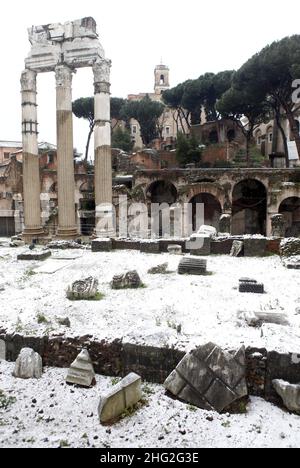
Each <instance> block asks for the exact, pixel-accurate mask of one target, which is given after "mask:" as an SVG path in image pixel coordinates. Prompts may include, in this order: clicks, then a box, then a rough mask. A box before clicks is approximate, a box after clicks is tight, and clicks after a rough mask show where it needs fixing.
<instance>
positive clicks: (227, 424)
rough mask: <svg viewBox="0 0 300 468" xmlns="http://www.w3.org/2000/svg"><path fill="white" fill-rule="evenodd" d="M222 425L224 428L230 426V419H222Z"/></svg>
mask: <svg viewBox="0 0 300 468" xmlns="http://www.w3.org/2000/svg"><path fill="white" fill-rule="evenodd" d="M222 426H223V427H225V428H228V427H230V426H231V423H230V421H224V422H222Z"/></svg>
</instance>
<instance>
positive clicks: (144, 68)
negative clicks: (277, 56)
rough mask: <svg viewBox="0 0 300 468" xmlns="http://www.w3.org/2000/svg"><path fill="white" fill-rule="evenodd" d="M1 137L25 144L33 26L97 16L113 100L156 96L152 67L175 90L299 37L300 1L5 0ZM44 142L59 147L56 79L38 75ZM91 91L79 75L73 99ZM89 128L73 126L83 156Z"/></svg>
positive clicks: (84, 74) (88, 77) (0, 35)
mask: <svg viewBox="0 0 300 468" xmlns="http://www.w3.org/2000/svg"><path fill="white" fill-rule="evenodd" d="M0 8H1V28H0V39H1V41H0V47H1V49H0V50H1V78H0V79H1V90H0V96H1V113H0V140H20V139H21V133H20V120H21V117H20V112H21V111H20V84H19V80H20V74H21V71H22V70H23V68H24V58H25V56H26V55H27V54H28V52H29V50H30V44H29V42H28V38H27V28H28V27H30V26H31V25H39V24H48V23H53V22H65V21H69V20H74V19H79V18H81V17H85V16H93V17H94V18H95V20H96V22H97V24H98V31H99V36H100V41H101V43H102V45H103V47H104V49H105V51H106V56H107V57H108V58H110V59H111V60H112V76H111V83H112V95H113V96H120V97H126V96H127V94H130V93H139V92H152V90H153V81H154V78H153V77H154V74H153V71H154V67H155V65H157V64H159V63H160V61H161V58H162V60H163V62H164V63H165V64H166V65H168V66H169V67H170V80H171V86H175V85H176V84H178V83H180V82H182V81H184V80H186V79H189V78H197V77H198V76H199V75H201V74H202V73H205V72H218V71H221V70H225V69H237V68H239V67H240V66H241V65H242V64H243V63H244V62H245V60H247V59H248V58H249V57H250V56H252V55H253V54H254V53H256V52H257V51H259V50H260V49H261V48H263V47H264V46H265V45H267V44H268V43H270V42H272V41H273V40H277V39H281V38H282V37H284V36H287V35H291V34H300V21H299V19H300V4H299V0H285V1H284V2H280V4H278V2H277V1H273V2H271V1H262V0H251V1H249V2H241V1H238V0H226V1H224V0H208V1H203V0H125V1H124V0H114V1H109V0H106V1H102V0H85V1H83V2H80V3H79V2H77V1H76V0H74V1H71V0H50V1H49V2H45V1H41V0H26V1H21V0H18V1H16V0H8V1H7V2H1V7H0ZM38 87H39V89H38V91H39V95H38V103H39V117H38V118H39V123H40V136H39V139H40V141H49V142H51V143H55V141H56V135H55V128H56V124H55V80H54V74H53V73H52V74H45V75H39V78H38ZM92 94H93V79H92V72H91V70H81V71H79V72H78V73H77V75H76V76H75V77H74V81H73V97H74V99H75V98H78V97H81V96H90V95H92ZM86 130H87V124H86V123H84V122H80V121H78V120H77V119H76V120H75V121H74V146H75V147H76V148H77V149H78V150H80V151H82V152H83V151H84V147H85V140H86Z"/></svg>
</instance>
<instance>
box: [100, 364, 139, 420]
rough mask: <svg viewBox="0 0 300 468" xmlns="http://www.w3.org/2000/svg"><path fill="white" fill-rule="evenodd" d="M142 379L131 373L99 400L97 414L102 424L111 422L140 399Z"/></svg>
mask: <svg viewBox="0 0 300 468" xmlns="http://www.w3.org/2000/svg"><path fill="white" fill-rule="evenodd" d="M141 383H142V379H141V377H140V376H139V375H137V374H134V373H131V374H129V375H128V376H127V377H125V378H124V379H123V380H122V381H121V382H120V383H118V384H117V385H115V386H114V387H113V388H112V389H111V390H110V391H109V392H108V393H107V394H106V395H104V396H102V397H101V399H100V404H99V409H98V414H99V418H100V422H101V423H102V424H105V423H108V422H112V421H114V420H115V419H117V418H118V417H119V416H121V415H122V414H123V413H124V411H125V410H126V409H128V408H132V407H133V406H134V405H136V404H137V403H138V402H139V401H140V400H141V398H142V389H141Z"/></svg>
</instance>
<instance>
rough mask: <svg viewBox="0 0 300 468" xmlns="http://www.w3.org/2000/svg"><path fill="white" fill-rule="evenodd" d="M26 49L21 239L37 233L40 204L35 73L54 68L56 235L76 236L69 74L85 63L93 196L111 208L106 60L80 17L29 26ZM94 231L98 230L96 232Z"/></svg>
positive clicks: (88, 21) (90, 24)
mask: <svg viewBox="0 0 300 468" xmlns="http://www.w3.org/2000/svg"><path fill="white" fill-rule="evenodd" d="M29 40H30V43H31V51H30V53H29V55H28V57H27V58H26V60H25V67H26V68H25V71H23V73H22V77H21V87H22V137H23V152H24V153H23V161H24V162H23V186H24V209H25V229H24V232H23V236H24V239H25V240H26V241H29V242H31V241H32V239H35V238H38V237H43V236H44V229H43V226H42V225H41V208H40V177H39V156H38V119H37V85H36V80H37V74H38V73H47V72H55V79H56V110H57V159H58V167H57V179H58V184H57V185H58V219H59V221H58V229H57V237H58V238H61V239H72V238H76V236H77V235H78V230H77V226H76V220H75V200H74V163H73V124H72V76H73V73H74V72H75V71H76V69H77V68H82V67H90V68H92V70H93V74H94V89H95V121H96V122H95V131H94V134H95V199H96V205H97V206H100V207H101V206H102V207H103V206H104V207H105V206H106V207H105V208H104V211H105V212H108V215H109V212H110V211H111V203H112V173H111V148H110V142H111V130H110V128H111V125H110V92H109V91H110V82H109V77H110V66H111V62H110V60H108V59H106V58H105V54H104V50H103V48H102V46H101V44H100V42H99V40H98V34H97V27H96V22H95V20H94V19H93V18H84V19H81V20H78V21H73V22H67V23H65V24H50V25H46V26H34V27H32V28H31V29H30V30H29ZM98 234H99V235H101V233H99V232H98Z"/></svg>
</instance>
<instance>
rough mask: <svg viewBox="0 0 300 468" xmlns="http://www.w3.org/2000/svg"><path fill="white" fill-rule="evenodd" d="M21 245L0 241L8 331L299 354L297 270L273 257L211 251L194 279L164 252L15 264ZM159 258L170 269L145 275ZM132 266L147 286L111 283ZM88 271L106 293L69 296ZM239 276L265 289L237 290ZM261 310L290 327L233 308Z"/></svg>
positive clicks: (68, 255) (1, 314)
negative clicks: (246, 320)
mask: <svg viewBox="0 0 300 468" xmlns="http://www.w3.org/2000/svg"><path fill="white" fill-rule="evenodd" d="M23 250H24V248H17V249H12V248H9V247H3V246H2V247H0V328H5V329H7V330H8V331H10V332H11V331H18V332H21V333H23V334H28V335H42V334H49V335H51V334H58V333H65V334H66V335H68V336H82V335H87V334H90V335H93V336H94V337H95V338H100V339H105V338H107V339H108V340H111V339H114V338H123V340H124V341H128V342H135V343H141V344H149V345H155V346H165V345H167V346H176V347H178V348H179V349H190V348H192V347H194V346H195V345H199V344H202V343H205V342H208V341H213V342H215V343H216V344H219V345H220V346H222V347H224V348H231V349H232V348H235V347H238V346H240V345H241V344H245V345H254V346H259V347H267V348H268V349H270V350H278V351H290V352H296V353H300V288H299V284H300V281H299V279H300V272H299V270H287V269H286V268H285V267H284V266H283V265H282V263H281V260H280V258H279V257H276V256H275V257H266V258H231V257H229V256H210V257H208V270H209V271H210V272H211V275H208V276H204V277H197V276H180V275H178V274H177V273H176V270H177V267H178V263H179V261H180V257H177V256H172V255H169V254H161V255H148V254H141V253H140V252H136V251H114V252H111V253H92V252H91V251H70V250H67V251H57V252H53V254H52V258H50V259H48V260H46V261H45V262H24V261H22V262H21V261H19V262H18V261H17V255H18V254H19V253H20V252H22V251H23ZM74 257H78V258H74ZM58 258H59V259H58ZM165 262H168V263H169V269H170V270H171V271H172V273H171V274H168V275H149V274H147V271H148V269H149V268H151V267H154V266H157V265H158V264H162V263H165ZM133 269H136V270H137V271H138V272H139V274H140V276H141V278H142V281H143V282H144V283H145V285H146V288H143V289H138V290H125V291H113V290H112V289H111V288H110V281H111V279H112V277H113V275H115V274H120V273H123V272H125V271H128V270H133ZM56 270H57V271H56ZM43 271H44V272H43ZM89 276H95V277H96V278H97V279H98V280H99V290H100V292H102V293H104V295H105V297H104V299H103V300H101V301H96V302H70V301H69V300H68V299H67V298H66V288H67V286H68V285H69V284H71V283H72V282H73V281H75V280H78V279H82V278H86V277H89ZM241 277H251V278H255V279H256V280H258V281H260V282H263V283H264V284H265V289H266V294H264V295H255V294H250V295H249V294H241V293H239V292H238V289H237V287H238V280H239V278H241ZM1 286H2V288H1ZM1 289H4V290H2V291H1ZM260 310H266V311H271V310H274V311H283V312H285V313H286V314H287V316H288V318H289V321H290V326H279V325H263V327H262V328H250V327H248V326H247V325H245V324H244V325H242V326H240V325H238V324H237V313H238V312H239V311H260ZM63 317H69V319H70V321H71V328H66V327H64V326H61V325H59V324H58V319H59V318H63ZM38 322H40V323H38ZM179 326H181V333H178V327H179ZM179 330H180V327H179Z"/></svg>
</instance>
